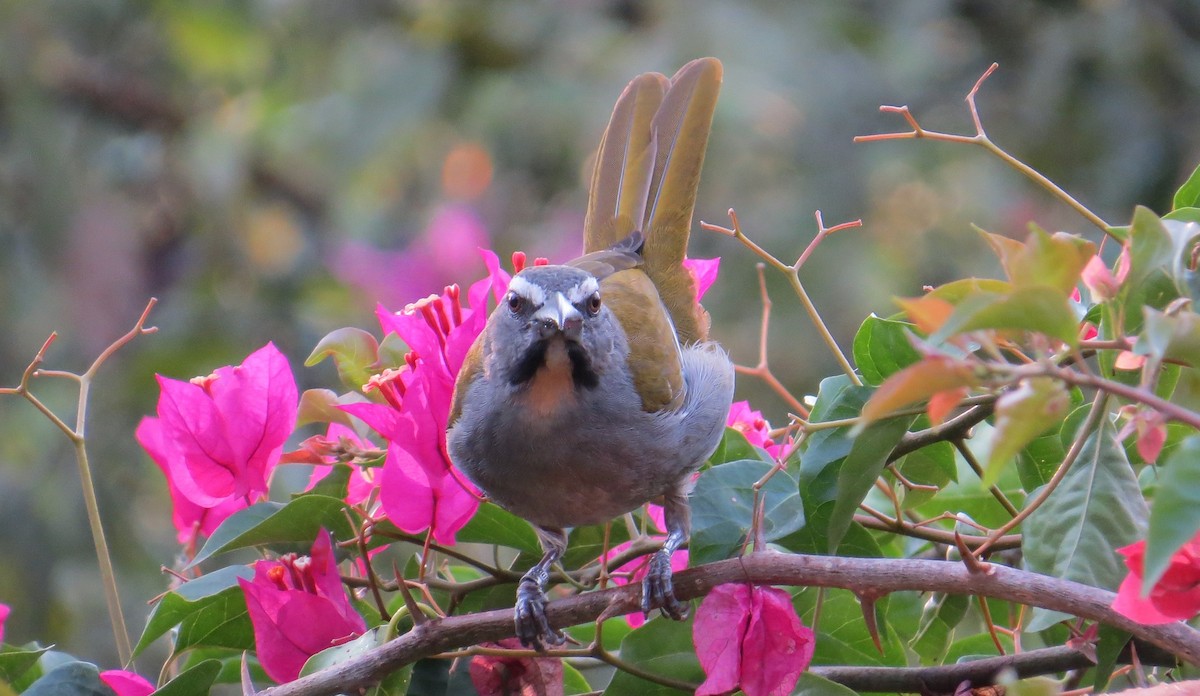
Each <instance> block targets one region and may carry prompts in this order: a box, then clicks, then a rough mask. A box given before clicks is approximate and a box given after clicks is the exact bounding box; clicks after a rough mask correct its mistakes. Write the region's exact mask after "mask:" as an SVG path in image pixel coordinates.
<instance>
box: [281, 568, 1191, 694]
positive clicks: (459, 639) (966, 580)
mask: <svg viewBox="0 0 1200 696" xmlns="http://www.w3.org/2000/svg"><path fill="white" fill-rule="evenodd" d="M740 582H752V583H755V584H760V585H793V586H808V587H840V588H845V589H848V590H851V591H854V592H858V593H861V592H864V591H868V590H870V591H874V592H877V593H889V592H899V591H917V592H929V591H932V592H946V593H949V594H960V595H961V594H970V595H977V596H982V597H994V598H996V599H1002V600H1007V601H1011V602H1018V603H1021V604H1028V605H1030V606H1041V607H1045V608H1048V609H1053V610H1055V611H1063V612H1067V613H1070V614H1072V615H1075V616H1079V617H1082V618H1085V619H1090V620H1093V621H1100V622H1102V623H1106V624H1110V625H1113V626H1116V627H1117V628H1120V629H1121V630H1124V631H1128V632H1129V633H1132V634H1133V635H1134V636H1136V637H1138V638H1141V639H1143V640H1145V641H1147V642H1149V643H1152V644H1154V645H1157V646H1159V647H1161V648H1163V649H1164V650H1167V651H1168V652H1170V653H1172V654H1175V655H1178V656H1179V657H1180V658H1182V659H1183V660H1185V661H1187V662H1189V663H1191V664H1195V665H1200V632H1197V631H1196V630H1194V629H1192V628H1190V627H1188V626H1187V625H1186V624H1183V623H1173V624H1166V625H1161V626H1143V625H1141V624H1138V623H1135V622H1134V621H1131V620H1130V619H1128V618H1126V617H1124V616H1122V615H1120V614H1118V613H1116V612H1115V611H1113V609H1112V607H1111V606H1110V605H1111V604H1112V602H1113V599H1114V598H1115V595H1114V594H1113V593H1112V592H1109V591H1107V590H1100V589H1097V588H1094V587H1088V586H1087V585H1081V584H1079V583H1076V582H1071V581H1069V580H1060V579H1058V578H1053V577H1049V576H1045V575H1038V574H1036V573H1030V572H1027V571H1023V570H1017V569H1015V568H1008V567H1005V566H998V565H992V566H989V572H987V573H978V572H975V573H973V572H971V570H970V569H968V568H967V567H966V566H965V565H963V564H961V563H954V562H949V561H929V560H910V559H896V558H840V557H836V556H806V555H799V554H796V555H792V554H780V553H772V552H763V553H754V554H751V555H749V556H746V557H744V558H733V559H729V560H725V561H718V562H716V563H710V564H708V565H704V566H700V567H698V568H692V569H690V570H685V571H682V572H680V573H678V574H676V575H675V593H676V595H678V597H679V598H680V599H682V600H684V601H687V600H690V599H695V598H697V597H701V596H704V595H706V594H708V593H709V592H711V591H712V589H713V588H714V587H716V586H718V585H722V584H726V583H740ZM639 601H640V587H638V586H637V585H627V586H624V587H619V588H613V589H609V590H601V591H597V592H588V593H586V594H582V595H579V596H576V597H571V598H568V599H563V600H558V601H554V602H551V603H550V604H549V605H548V606H547V607H546V614H547V616H548V617H549V619H550V622H551V623H552V624H553V625H555V626H573V625H575V624H580V623H587V622H591V621H595V620H596V618H597V617H598V616H600V615H601V613H606V614H607V615H609V616H612V615H616V614H624V613H632V612H634V611H637V610H638V607H639ZM513 635H514V630H513V618H512V610H511V609H498V610H495V611H487V612H481V613H478V614H468V615H465V616H448V617H446V618H443V619H436V620H432V621H427V622H425V623H424V624H422V625H420V626H418V627H416V628H414V629H413V630H411V631H409V632H408V633H406V634H404V635H402V636H400V637H398V638H396V639H395V640H393V641H391V642H389V643H386V644H384V645H381V646H380V647H378V648H375V649H374V650H371V651H370V652H367V653H365V654H363V655H361V656H358V657H355V658H353V659H350V660H347V661H346V662H343V663H341V664H338V665H337V666H335V667H331V668H329V669H325V670H322V671H321V672H318V673H317V674H312V675H309V676H307V677H302V678H300V679H297V680H296V681H294V682H289V683H287V684H282V685H279V686H275V687H271V688H268V689H265V690H263V691H261V692H260V693H259V696H324V695H327V694H336V693H345V692H347V691H353V690H355V689H358V688H361V687H366V686H369V685H371V684H374V683H376V682H378V681H379V680H380V679H382V678H383V677H384V676H386V675H388V674H390V673H391V672H394V671H395V670H397V669H400V668H401V667H403V666H404V665H407V664H410V663H412V662H414V661H416V660H419V659H421V658H424V657H428V656H430V655H436V654H438V653H441V652H445V651H447V650H453V649H456V648H464V647H467V646H470V645H476V644H478V643H482V642H485V641H493V642H494V641H499V640H502V639H504V638H510V637H512V636H513ZM856 669H857V668H856Z"/></svg>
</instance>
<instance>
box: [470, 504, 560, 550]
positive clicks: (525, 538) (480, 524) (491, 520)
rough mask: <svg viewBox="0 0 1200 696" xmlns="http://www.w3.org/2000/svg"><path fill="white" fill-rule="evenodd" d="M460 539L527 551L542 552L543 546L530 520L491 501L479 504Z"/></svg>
mask: <svg viewBox="0 0 1200 696" xmlns="http://www.w3.org/2000/svg"><path fill="white" fill-rule="evenodd" d="M458 540H459V541H472V542H478V543H481V544H499V545H500V546H507V547H509V548H511V549H518V550H520V551H525V552H527V553H540V552H541V548H542V547H541V546H540V545H539V544H538V539H537V534H535V533H534V531H533V527H531V526H529V523H528V522H526V521H525V520H523V519H521V518H520V517H517V516H516V515H513V514H512V513H510V512H507V511H506V510H503V509H501V508H500V507H498V506H496V505H493V504H491V503H485V504H483V505H480V506H479V510H478V511H477V512H476V513H475V516H474V517H472V518H471V521H470V522H467V524H466V526H465V527H463V528H462V529H461V530H459V532H458Z"/></svg>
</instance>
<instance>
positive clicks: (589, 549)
mask: <svg viewBox="0 0 1200 696" xmlns="http://www.w3.org/2000/svg"><path fill="white" fill-rule="evenodd" d="M604 527H605V525H603V524H590V525H587V526H585V527H576V528H574V529H572V530H571V534H570V536H569V537H567V552H566V553H564V554H563V560H562V564H563V567H564V568H578V567H581V566H583V565H585V564H588V563H591V562H592V561H595V560H596V559H597V558H600V554H602V553H604V552H605V551H606V550H607V549H611V548H612V547H614V546H616V545H617V544H620V543H622V542H625V541H629V529H628V528H627V527H626V525H625V524H624V523H622V522H621V521H620V520H617V521H616V522H611V523H609V525H608V527H609V530H608V546H607V548H606V547H605V545H604V542H605V534H604ZM521 556H522V558H524V557H526V556H528V558H529V560H530V562H529V563H525V562H521V559H518V561H519V562H521V565H520V566H518V567H520V568H521V569H522V570H527V569H528V568H530V567H531V566H533V564H534V563H537V562H538V561H539V560H541V557H542V552H541V551H538V552H536V553H534V554H521Z"/></svg>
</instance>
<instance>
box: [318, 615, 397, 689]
mask: <svg viewBox="0 0 1200 696" xmlns="http://www.w3.org/2000/svg"><path fill="white" fill-rule="evenodd" d="M386 642H387V627H386V626H378V627H376V628H373V629H371V630H369V631H367V632H366V633H364V634H362V635H361V636H359V637H357V638H355V639H354V640H352V641H349V642H347V643H342V644H341V645H335V646H333V647H332V648H326V649H325V650H322V651H321V652H319V653H317V654H316V655H313V656H312V657H310V658H308V661H307V662H305V663H304V667H303V668H301V669H300V676H302V677H303V676H307V675H309V674H316V673H317V672H320V671H321V670H323V669H328V668H330V667H334V666H336V665H339V664H341V663H343V662H345V661H347V660H351V659H354V658H356V657H361V656H363V655H365V654H367V653H369V652H370V651H372V650H374V649H375V648H378V647H379V646H381V645H383V644H384V643H386ZM412 672H413V666H412V665H411V664H410V665H406V666H405V667H403V668H402V669H399V670H396V671H395V672H391V673H390V674H388V675H387V676H386V677H384V679H383V681H382V682H380V683H379V684H376V685H375V686H373V687H371V688H370V689H369V690H368V691H367V696H390V695H391V694H404V693H407V692H408V689H409V685H410V682H411V681H412Z"/></svg>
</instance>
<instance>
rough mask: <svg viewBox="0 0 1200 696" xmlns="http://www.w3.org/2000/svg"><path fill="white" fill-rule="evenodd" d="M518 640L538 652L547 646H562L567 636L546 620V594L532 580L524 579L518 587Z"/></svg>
mask: <svg viewBox="0 0 1200 696" xmlns="http://www.w3.org/2000/svg"><path fill="white" fill-rule="evenodd" d="M516 623H517V639H518V640H520V641H521V645H524V646H525V647H527V648H532V649H534V650H537V651H538V652H542V651H544V650H545V649H546V647H545V646H546V645H562V644H563V643H564V642H566V636H564V635H563V633H562V631H558V630H555V629H554V628H552V627H551V626H550V622H549V621H548V620H547V619H546V593H545V592H543V591H542V588H541V587H539V586H538V583H537V581H535V580H534V579H532V578H522V579H521V583H520V584H519V585H517V606H516Z"/></svg>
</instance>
